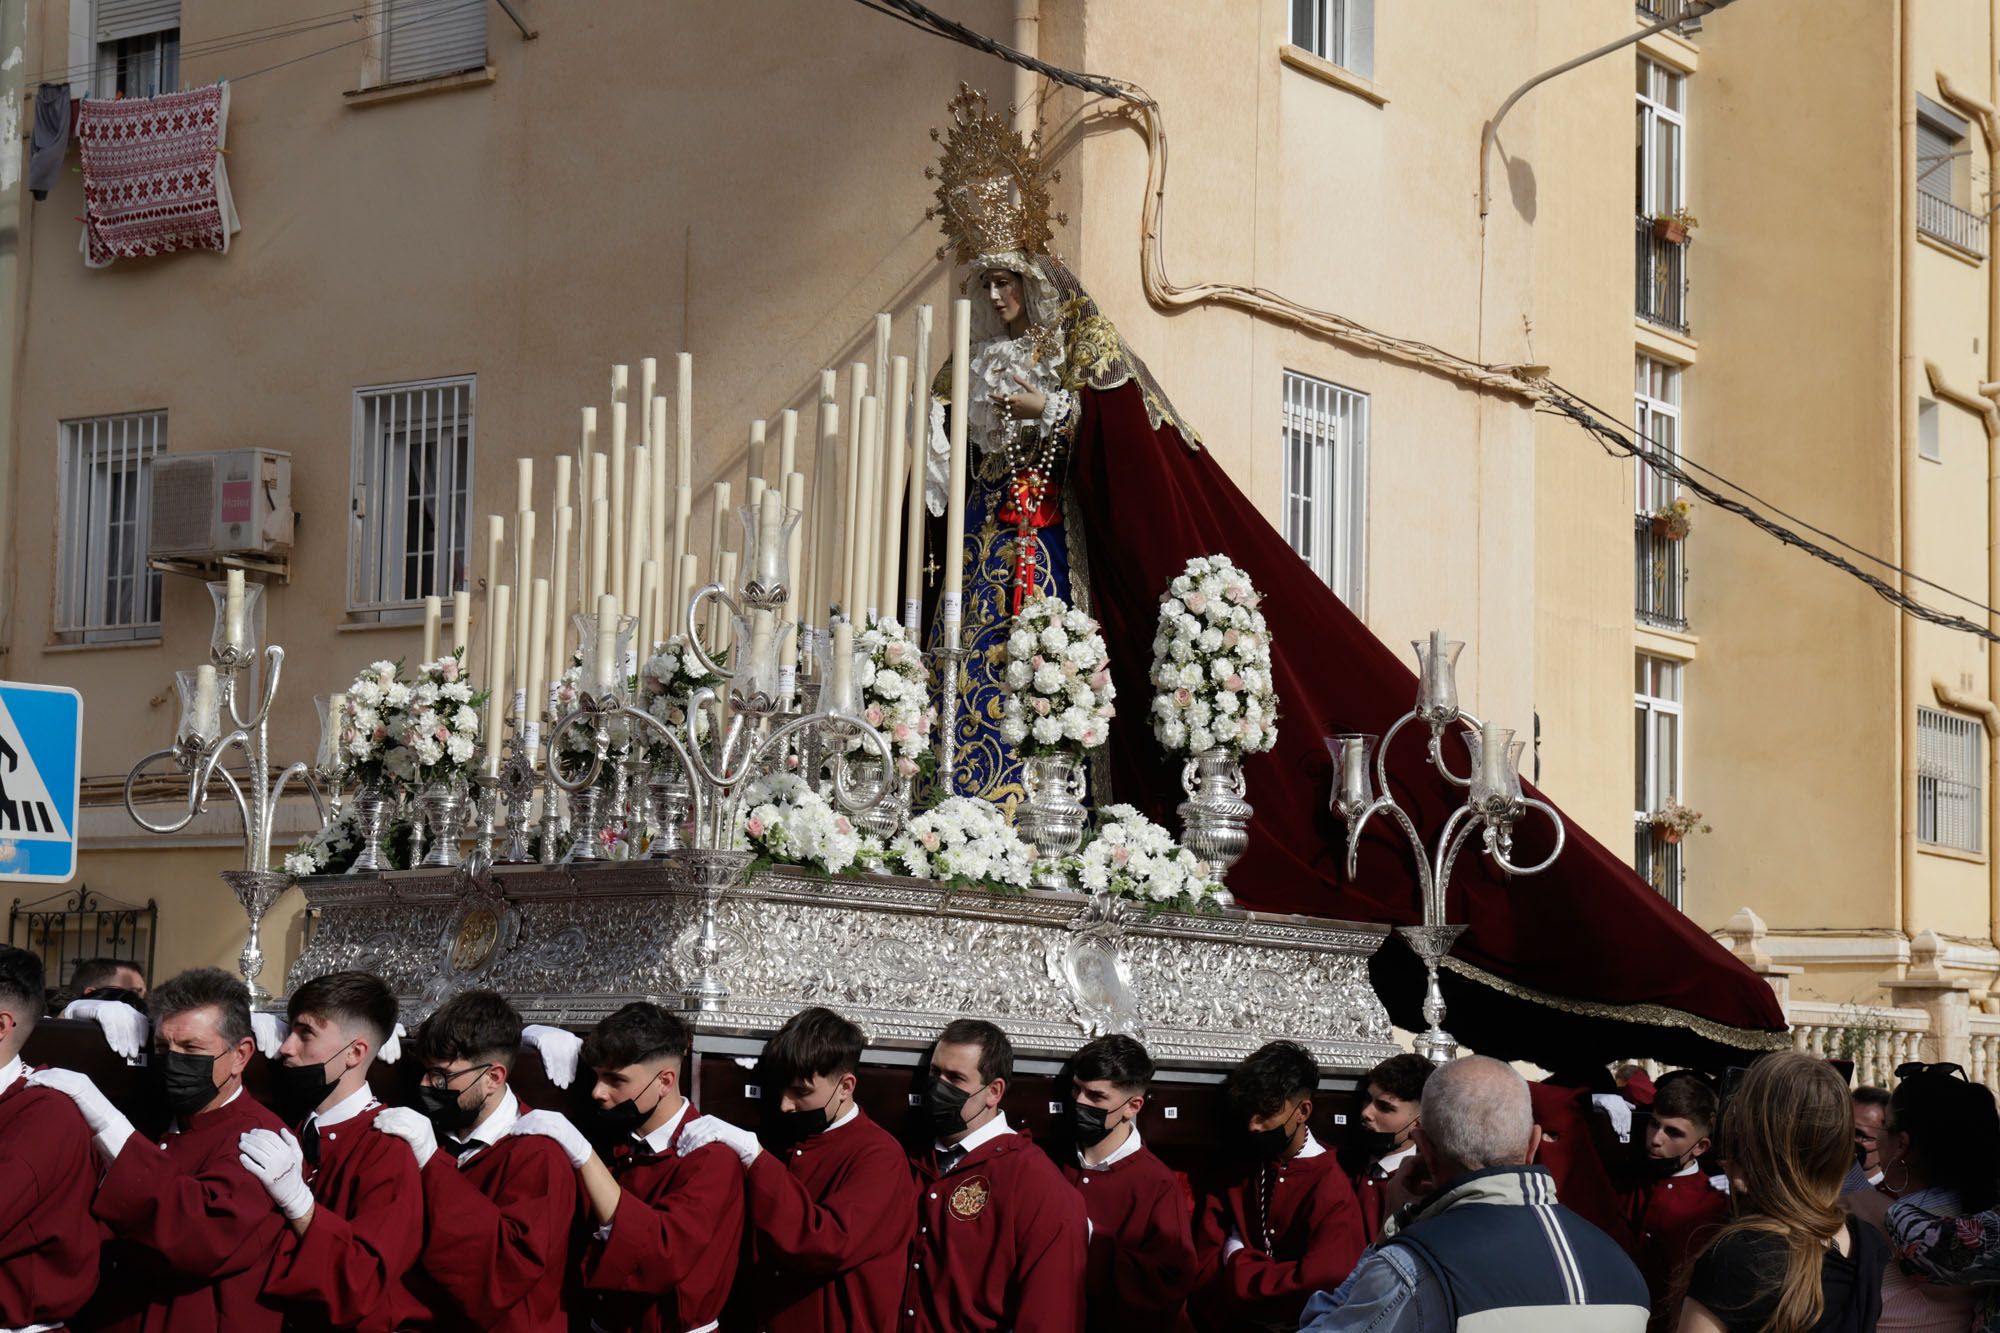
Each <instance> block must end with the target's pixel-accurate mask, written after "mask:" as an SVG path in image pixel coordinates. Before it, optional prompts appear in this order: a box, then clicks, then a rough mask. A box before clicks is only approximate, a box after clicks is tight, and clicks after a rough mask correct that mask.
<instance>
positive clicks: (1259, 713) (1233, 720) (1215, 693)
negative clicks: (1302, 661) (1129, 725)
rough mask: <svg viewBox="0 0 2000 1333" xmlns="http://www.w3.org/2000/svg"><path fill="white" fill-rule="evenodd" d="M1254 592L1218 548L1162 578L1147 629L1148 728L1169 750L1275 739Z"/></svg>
mask: <svg viewBox="0 0 2000 1333" xmlns="http://www.w3.org/2000/svg"><path fill="white" fill-rule="evenodd" d="M1260 601H1262V597H1261V596H1260V595H1259V593H1258V592H1257V590H1256V589H1255V588H1254V587H1252V586H1251V584H1250V576H1249V575H1248V574H1246V573H1244V572H1243V570H1242V569H1241V568H1239V567H1238V566H1237V565H1236V564H1235V563H1234V562H1233V561H1231V560H1230V558H1229V557H1228V556H1226V555H1203V556H1196V557H1195V558H1194V559H1192V560H1190V561H1188V562H1187V568H1186V569H1184V570H1183V571H1182V572H1181V573H1180V574H1178V575H1176V576H1175V577H1174V580H1173V582H1172V583H1170V584H1168V585H1167V591H1166V595H1165V596H1163V597H1161V598H1160V622H1159V628H1158V630H1157V631H1155V633H1154V635H1153V707H1152V714H1153V736H1154V738H1155V739H1157V740H1158V741H1159V742H1160V744H1161V746H1163V747H1164V748H1165V749H1166V750H1167V751H1168V752H1169V753H1174V754H1200V753H1201V752H1202V751H1204V750H1212V749H1216V748H1222V749H1227V750H1233V751H1234V752H1235V753H1236V754H1237V755H1238V756H1241V755H1246V754H1258V753H1261V752H1262V751H1265V750H1268V749H1270V748H1271V747H1272V746H1273V745H1276V744H1277V743H1278V696H1277V693H1276V691H1275V690H1274V689H1273V688H1272V684H1271V635H1270V630H1269V629H1268V628H1267V627H1266V626H1265V624H1264V614H1263V612H1261V611H1259V610H1258V609H1257V607H1258V603H1259V602H1260Z"/></svg>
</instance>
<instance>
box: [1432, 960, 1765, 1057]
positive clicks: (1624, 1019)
mask: <svg viewBox="0 0 2000 1333" xmlns="http://www.w3.org/2000/svg"><path fill="white" fill-rule="evenodd" d="M1444 967H1445V969H1446V970H1447V971H1451V972H1456V973H1458V975H1460V976H1462V977H1464V978H1465V979H1466V980H1467V981H1476V982H1478V983H1479V984H1480V985H1482V986H1486V987H1489V988H1491V989H1493V990H1496V991H1499V992H1500V993H1501V994H1502V995H1506V996H1509V997H1511V998H1513V999H1516V1000H1528V1001H1530V1002H1532V1003H1534V1004H1540V1005H1546V1006H1548V1007H1549V1008H1551V1009H1559V1010H1561V1011H1562V1012H1564V1013H1570V1014H1581V1015H1582V1016H1583V1017H1585V1018H1607V1019H1610V1020H1612V1021H1613V1022H1618V1023H1647V1024H1651V1025H1652V1026H1654V1027H1675V1028H1687V1029H1688V1030H1689V1031H1691V1032H1693V1033H1695V1034H1696V1035H1697V1036H1701V1037H1706V1038H1707V1039H1708V1040H1710V1041H1713V1042H1719V1043H1721V1044H1722V1045H1724V1046H1735V1047H1738V1048H1740V1049H1742V1050H1746V1051H1789V1050H1790V1049H1792V1038H1791V1034H1789V1033H1785V1032H1766V1031H1762V1030H1760V1029H1757V1028H1738V1027H1730V1026H1729V1025H1728V1024H1726V1023H1717V1022H1715V1021H1714V1020H1713V1019H1707V1018H1702V1017H1700V1016H1699V1015H1696V1014H1691V1013H1688V1012H1687V1011H1686V1010H1685V1009H1675V1008H1671V1007H1670V1006H1668V1005H1664V1004H1604V1003H1601V1002H1599V1001H1596V1000H1572V999H1569V998H1567V997H1565V996H1561V995H1550V994H1549V993H1547V992H1546V991H1538V990H1535V989H1533V988H1532V987H1529V986H1522V985H1519V984H1517V983H1515V982H1512V981H1508V980H1506V979H1505V978H1502V977H1496V976H1494V975H1493V974H1492V973H1491V972H1488V971H1487V970H1486V969H1484V968H1481V967H1475V966H1473V965H1472V964H1471V963H1468V962H1466V961H1465V960H1464V959H1462V958H1453V957H1451V956H1449V955H1447V956H1446V957H1445V959H1444Z"/></svg>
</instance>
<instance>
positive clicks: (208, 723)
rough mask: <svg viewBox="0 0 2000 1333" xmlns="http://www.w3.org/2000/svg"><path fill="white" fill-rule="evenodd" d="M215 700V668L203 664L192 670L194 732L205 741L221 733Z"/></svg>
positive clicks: (220, 720)
mask: <svg viewBox="0 0 2000 1333" xmlns="http://www.w3.org/2000/svg"><path fill="white" fill-rule="evenodd" d="M215 700H216V675H215V667H214V666H213V665H212V664H211V663H208V662H203V663H202V664H201V665H200V666H198V667H196V668H195V669H194V730H195V734H196V735H198V736H200V737H201V738H202V739H203V740H205V741H209V740H214V739H215V738H216V736H217V735H219V734H220V733H221V731H222V719H221V717H220V715H219V714H218V712H217V711H216V703H215ZM329 711H330V710H329Z"/></svg>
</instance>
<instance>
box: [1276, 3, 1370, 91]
mask: <svg viewBox="0 0 2000 1333" xmlns="http://www.w3.org/2000/svg"><path fill="white" fill-rule="evenodd" d="M1290 40H1291V44H1292V45H1293V46H1296V47H1300V48H1302V49H1304V50H1307V51H1310V52H1312V53H1313V54H1314V55H1316V56H1318V57H1320V59H1322V60H1328V61H1331V62H1332V63H1334V64H1336V65H1339V66H1340V67H1341V68H1342V69H1351V70H1353V71H1354V72H1355V73H1356V74H1359V75H1360V76H1361V77H1362V78H1364V79H1372V78H1374V77H1375V0H1292V26H1291V33H1290Z"/></svg>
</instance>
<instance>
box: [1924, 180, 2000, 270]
mask: <svg viewBox="0 0 2000 1333" xmlns="http://www.w3.org/2000/svg"><path fill="white" fill-rule="evenodd" d="M1917 230H1918V231H1920V232H1922V233H1923V234H1924V235H1926V236H1929V237H1932V238H1933V239H1935V240H1940V241H1943V242H1944V243H1945V244H1946V245H1949V246H1951V247H1953V248H1954V249H1958V250H1963V251H1965V252H1966V253H1967V254H1969V255H1977V256H1979V257H1980V258H1981V259H1984V258H1985V257H1986V218H1985V217H1984V216H1983V215H1981V214H1978V213H1973V212H1969V211H1967V210H1966V209H1963V208H1960V207H1959V206H1958V205H1957V204H1954V203H1953V202H1951V200H1949V199H1940V198H1938V197H1937V196H1936V195H1934V194H1931V193H1929V192H1927V191H1924V190H1918V191H1917Z"/></svg>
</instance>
